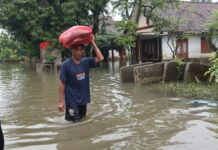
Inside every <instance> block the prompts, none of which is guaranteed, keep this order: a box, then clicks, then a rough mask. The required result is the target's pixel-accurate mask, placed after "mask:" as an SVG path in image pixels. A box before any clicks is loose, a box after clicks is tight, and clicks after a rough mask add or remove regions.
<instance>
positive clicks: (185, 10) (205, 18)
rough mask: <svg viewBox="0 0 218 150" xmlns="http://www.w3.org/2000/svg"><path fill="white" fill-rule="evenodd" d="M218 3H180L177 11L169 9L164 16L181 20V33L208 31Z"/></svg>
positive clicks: (217, 8) (179, 28)
mask: <svg viewBox="0 0 218 150" xmlns="http://www.w3.org/2000/svg"><path fill="white" fill-rule="evenodd" d="M214 10H218V3H200V2H180V4H179V5H178V8H177V9H168V10H167V11H166V12H165V13H163V15H164V16H165V15H166V17H167V16H172V17H176V18H179V17H181V19H180V25H179V27H178V30H179V31H194V32H195V31H196V32H199V31H201V32H202V31H206V30H207V28H206V24H207V23H208V22H209V21H210V20H211V19H212V16H213V11H214Z"/></svg>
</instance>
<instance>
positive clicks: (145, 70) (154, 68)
mask: <svg viewBox="0 0 218 150" xmlns="http://www.w3.org/2000/svg"><path fill="white" fill-rule="evenodd" d="M163 70H164V63H155V64H149V65H144V66H140V67H135V68H134V81H135V83H137V84H140V85H142V84H148V83H153V82H160V81H161V80H162V77H163Z"/></svg>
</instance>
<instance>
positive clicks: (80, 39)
mask: <svg viewBox="0 0 218 150" xmlns="http://www.w3.org/2000/svg"><path fill="white" fill-rule="evenodd" d="M92 38H93V34H92V28H91V27H88V26H73V27H71V28H69V29H67V30H66V31H64V32H63V33H61V35H60V36H59V42H60V43H62V44H63V45H64V47H65V48H72V46H74V45H79V44H84V45H86V44H89V43H90V42H91V40H92Z"/></svg>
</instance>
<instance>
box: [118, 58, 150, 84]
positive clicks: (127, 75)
mask: <svg viewBox="0 0 218 150" xmlns="http://www.w3.org/2000/svg"><path fill="white" fill-rule="evenodd" d="M148 64H151V63H150V62H146V63H141V64H135V65H130V66H123V67H121V68H120V79H121V82H123V83H127V82H134V74H133V73H134V72H133V71H134V68H135V67H139V66H144V65H148Z"/></svg>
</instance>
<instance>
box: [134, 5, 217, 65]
mask: <svg viewBox="0 0 218 150" xmlns="http://www.w3.org/2000/svg"><path fill="white" fill-rule="evenodd" d="M138 10H139V6H136V7H134V10H133V13H132V19H133V20H135V21H136V22H137V42H136V51H135V55H136V61H137V62H149V61H153V62H155V61H156V62H159V61H162V60H169V59H172V56H173V53H172V51H171V50H172V47H173V45H177V47H176V48H177V53H176V57H177V58H184V59H196V58H197V59H198V58H208V57H209V56H210V55H211V53H212V51H211V50H210V49H209V47H208V44H207V41H206V37H205V33H206V32H207V31H208V30H207V28H206V24H207V23H208V22H209V21H210V20H211V19H212V16H213V11H214V10H218V3H200V2H179V4H178V8H174V9H168V10H165V11H164V12H161V13H160V16H161V17H173V18H175V19H177V20H178V19H179V21H180V23H179V24H178V25H177V28H176V29H177V30H175V31H173V33H178V34H183V33H185V34H186V36H185V37H183V38H181V39H180V38H178V37H176V36H174V37H172V34H170V32H169V31H168V30H167V28H166V29H164V28H163V29H162V31H161V32H159V33H157V32H154V26H153V25H152V22H151V20H149V19H148V18H146V17H145V16H144V13H143V12H142V11H138ZM171 33H172V31H171ZM173 35H176V34H173ZM187 35H188V36H187ZM170 36H171V37H170ZM217 41H218V39H213V43H214V44H215V45H216V46H218V42H217Z"/></svg>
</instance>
